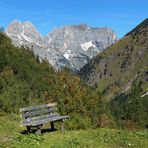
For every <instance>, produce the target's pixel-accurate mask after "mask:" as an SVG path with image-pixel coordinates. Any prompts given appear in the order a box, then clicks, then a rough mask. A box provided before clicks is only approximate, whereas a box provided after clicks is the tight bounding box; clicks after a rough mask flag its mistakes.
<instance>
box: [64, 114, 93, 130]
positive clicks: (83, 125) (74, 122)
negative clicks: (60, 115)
mask: <svg viewBox="0 0 148 148" xmlns="http://www.w3.org/2000/svg"><path fill="white" fill-rule="evenodd" d="M66 127H67V129H69V130H74V129H75V130H79V129H88V128H91V127H92V123H91V120H90V118H88V117H87V116H83V115H81V114H77V113H74V114H71V115H70V120H68V122H66Z"/></svg>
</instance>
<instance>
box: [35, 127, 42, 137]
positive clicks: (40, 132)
mask: <svg viewBox="0 0 148 148" xmlns="http://www.w3.org/2000/svg"><path fill="white" fill-rule="evenodd" d="M41 128H42V125H39V126H38V129H37V131H36V134H39V135H41V134H42V131H41Z"/></svg>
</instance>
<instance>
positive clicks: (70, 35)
mask: <svg viewBox="0 0 148 148" xmlns="http://www.w3.org/2000/svg"><path fill="white" fill-rule="evenodd" d="M6 34H7V35H8V37H10V38H11V39H12V41H13V44H14V45H16V46H22V45H23V46H25V47H29V48H31V49H32V50H33V51H34V53H35V55H38V56H39V58H40V60H42V59H47V60H48V61H49V63H50V64H51V65H52V66H53V67H54V69H56V70H59V69H61V68H63V67H68V68H70V69H72V70H80V68H82V67H83V66H84V65H85V64H87V63H88V62H89V61H90V59H92V58H93V57H94V56H96V55H97V54H98V53H100V52H102V51H103V50H104V49H105V48H106V47H108V46H110V45H111V44H113V43H114V42H116V40H117V35H116V34H115V33H114V32H113V31H112V30H111V29H110V28H105V27H104V28H91V27H89V26H87V25H85V24H81V25H71V26H65V27H62V28H57V29H55V30H53V31H52V32H50V33H49V34H48V35H46V36H44V37H43V36H42V35H41V34H40V33H39V32H38V31H37V29H36V28H35V26H34V25H33V24H32V23H30V22H28V21H27V22H23V23H22V22H20V21H17V20H15V21H13V22H12V23H10V25H9V26H8V28H7V29H6Z"/></svg>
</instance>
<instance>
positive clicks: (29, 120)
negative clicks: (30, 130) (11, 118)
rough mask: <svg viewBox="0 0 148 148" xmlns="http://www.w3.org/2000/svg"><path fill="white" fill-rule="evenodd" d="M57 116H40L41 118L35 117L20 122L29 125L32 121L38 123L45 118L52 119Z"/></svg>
mask: <svg viewBox="0 0 148 148" xmlns="http://www.w3.org/2000/svg"><path fill="white" fill-rule="evenodd" d="M57 115H58V114H47V115H42V116H37V117H33V118H27V119H25V120H22V122H23V123H30V122H33V121H39V120H43V119H46V118H52V117H55V116H57Z"/></svg>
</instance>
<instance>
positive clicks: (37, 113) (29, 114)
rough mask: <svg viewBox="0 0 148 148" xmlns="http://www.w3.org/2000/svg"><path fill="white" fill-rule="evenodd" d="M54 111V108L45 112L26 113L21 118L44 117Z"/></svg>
mask: <svg viewBox="0 0 148 148" xmlns="http://www.w3.org/2000/svg"><path fill="white" fill-rule="evenodd" d="M54 110H55V108H49V109H45V110H38V111H32V112H27V113H24V114H22V118H27V117H31V116H32V117H33V116H39V115H44V114H47V113H51V112H53V111H54Z"/></svg>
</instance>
